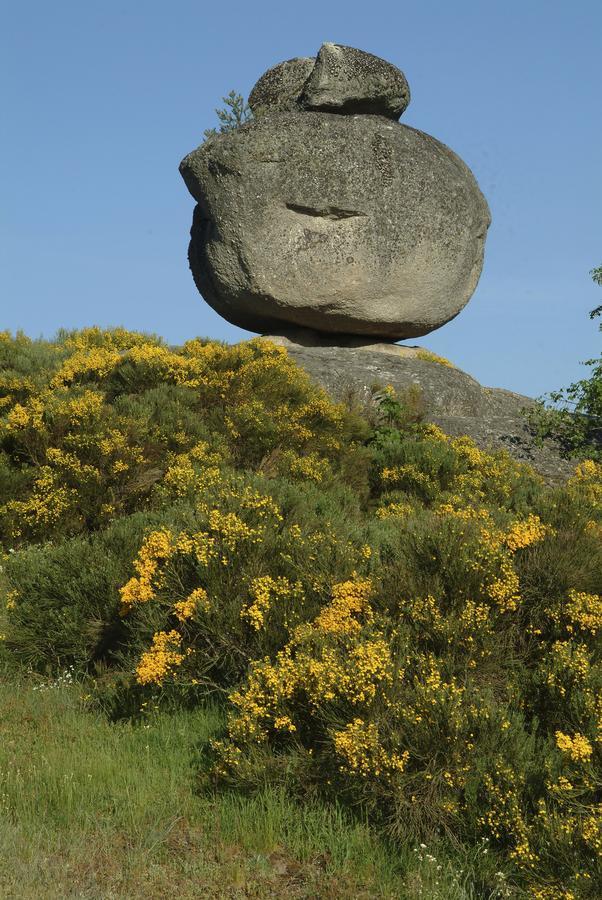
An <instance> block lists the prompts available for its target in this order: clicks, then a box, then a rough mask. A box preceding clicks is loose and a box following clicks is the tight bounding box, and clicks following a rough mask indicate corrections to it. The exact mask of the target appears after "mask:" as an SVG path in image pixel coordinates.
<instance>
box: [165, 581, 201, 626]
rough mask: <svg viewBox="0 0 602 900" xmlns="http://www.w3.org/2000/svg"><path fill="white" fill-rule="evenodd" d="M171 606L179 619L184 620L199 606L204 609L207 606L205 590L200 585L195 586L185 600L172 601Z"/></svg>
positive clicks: (190, 616) (189, 617)
mask: <svg viewBox="0 0 602 900" xmlns="http://www.w3.org/2000/svg"><path fill="white" fill-rule="evenodd" d="M173 608H174V612H175V614H176V617H177V618H178V619H179V621H180V622H186V621H188V619H191V618H192V617H193V616H194V614H195V612H196V611H197V609H199V608H201V609H204V610H205V611H206V610H207V609H208V608H209V598H208V596H207V591H206V590H205V589H204V588H202V587H199V588H195V590H194V591H193V592H192V593H191V594H190V595H189V596H188V597H187V598H186V599H185V600H178V601H177V602H176V603H174V605H173Z"/></svg>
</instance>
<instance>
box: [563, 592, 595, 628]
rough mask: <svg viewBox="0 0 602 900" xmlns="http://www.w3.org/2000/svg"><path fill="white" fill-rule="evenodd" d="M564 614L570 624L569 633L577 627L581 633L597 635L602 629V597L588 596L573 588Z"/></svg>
mask: <svg viewBox="0 0 602 900" xmlns="http://www.w3.org/2000/svg"><path fill="white" fill-rule="evenodd" d="M564 613H565V615H566V617H567V619H569V622H570V624H569V625H568V626H567V630H568V631H572V630H573V626H574V625H576V626H577V627H578V628H580V629H581V631H589V632H590V633H591V634H597V633H598V631H599V630H600V629H601V628H602V597H601V596H600V595H599V594H587V593H585V592H583V591H575V590H573V589H572V588H571V589H570V590H569V602H568V603H567V604H566V606H565V608H564Z"/></svg>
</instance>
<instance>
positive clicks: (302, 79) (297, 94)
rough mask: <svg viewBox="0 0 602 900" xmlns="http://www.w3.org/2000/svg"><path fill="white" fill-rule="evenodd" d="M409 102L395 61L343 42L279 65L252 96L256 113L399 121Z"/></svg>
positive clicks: (402, 78) (323, 45) (405, 87)
mask: <svg viewBox="0 0 602 900" xmlns="http://www.w3.org/2000/svg"><path fill="white" fill-rule="evenodd" d="M409 102H410V88H409V86H408V82H407V80H406V78H405V75H404V74H403V72H402V71H401V70H400V69H398V68H397V67H396V66H394V65H393V64H392V63H389V62H387V61H386V60H384V59H381V58H380V57H379V56H374V55H373V54H372V53H366V52H365V51H364V50H357V49H355V48H354V47H345V46H343V45H342V44H332V43H325V44H322V46H321V47H320V50H319V52H318V55H317V57H315V58H314V57H298V58H296V59H289V60H287V61H286V62H282V63H278V65H276V66H273V67H272V68H271V69H268V71H267V72H266V73H265V74H264V75H262V76H261V78H260V79H259V81H258V82H257V84H256V85H255V87H254V88H253V90H252V91H251V94H250V96H249V106H250V107H251V109H252V110H253V112H254V113H255V115H261V114H262V113H265V112H276V111H284V110H292V109H297V110H306V111H309V112H311V111H314V110H315V111H320V112H336V113H343V114H347V115H357V114H362V113H363V114H371V115H380V116H386V117H387V118H389V119H399V117H400V115H401V114H402V113H403V111H404V110H405V109H406V107H407V105H408V103H409Z"/></svg>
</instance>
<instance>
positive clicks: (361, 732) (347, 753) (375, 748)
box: [332, 718, 410, 778]
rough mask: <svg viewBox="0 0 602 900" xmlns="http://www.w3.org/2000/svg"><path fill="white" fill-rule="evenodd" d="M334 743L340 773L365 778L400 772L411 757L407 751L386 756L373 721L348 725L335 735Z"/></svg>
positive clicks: (359, 719) (354, 721)
mask: <svg viewBox="0 0 602 900" xmlns="http://www.w3.org/2000/svg"><path fill="white" fill-rule="evenodd" d="M332 743H333V746H334V749H335V752H336V754H337V755H338V756H339V758H340V759H341V766H340V768H341V771H342V772H350V773H351V774H353V775H360V776H362V777H364V778H366V777H368V776H373V777H375V778H379V777H380V776H382V775H393V774H395V773H401V772H403V770H404V769H405V766H406V763H407V761H408V759H409V756H410V754H409V753H408V751H407V750H405V751H404V752H403V753H401V754H399V753H387V752H386V750H385V749H384V748H383V746H382V743H381V738H380V735H379V733H378V728H377V727H376V725H375V724H374V722H365V721H364V720H363V719H361V718H357V719H354V720H353V721H352V722H349V724H348V725H347V726H346V727H345V728H344V729H342V730H341V731H335V732H333V734H332Z"/></svg>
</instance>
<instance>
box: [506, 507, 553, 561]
mask: <svg viewBox="0 0 602 900" xmlns="http://www.w3.org/2000/svg"><path fill="white" fill-rule="evenodd" d="M549 530H550V529H549V528H548V526H546V525H544V524H543V522H542V521H541V519H540V518H539V516H535V515H530V516H528V517H527V519H525V520H524V521H523V522H515V523H514V525H512V526H511V527H510V528H509V529H508V531H506V533H505V535H504V543H505V544H506V546H507V547H508V549H509V550H510V551H512V552H513V553H514V552H516V551H517V550H522V549H523V548H524V547H530V546H531V545H532V544H537V543H538V542H539V541H543V539H544V537H545V536H546V534H548V532H549Z"/></svg>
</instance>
